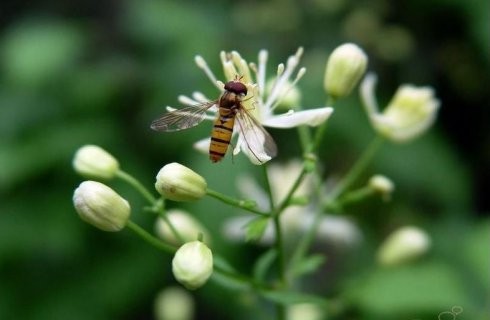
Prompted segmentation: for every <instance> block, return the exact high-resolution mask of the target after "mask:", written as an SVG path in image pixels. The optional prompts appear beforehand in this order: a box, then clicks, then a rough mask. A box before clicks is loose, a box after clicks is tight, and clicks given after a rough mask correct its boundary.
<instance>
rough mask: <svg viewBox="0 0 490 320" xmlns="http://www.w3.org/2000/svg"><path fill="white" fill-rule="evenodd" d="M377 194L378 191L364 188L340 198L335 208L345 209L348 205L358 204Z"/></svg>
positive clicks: (334, 205)
mask: <svg viewBox="0 0 490 320" xmlns="http://www.w3.org/2000/svg"><path fill="white" fill-rule="evenodd" d="M375 193H376V191H375V190H374V189H373V188H371V187H368V186H366V187H362V188H359V189H357V190H353V191H351V192H349V193H347V194H345V195H344V196H342V197H341V198H339V199H338V200H336V201H335V203H334V204H333V207H334V208H335V207H344V206H345V205H348V204H350V203H356V202H360V201H362V200H364V199H366V198H368V197H370V196H372V195H374V194H375Z"/></svg>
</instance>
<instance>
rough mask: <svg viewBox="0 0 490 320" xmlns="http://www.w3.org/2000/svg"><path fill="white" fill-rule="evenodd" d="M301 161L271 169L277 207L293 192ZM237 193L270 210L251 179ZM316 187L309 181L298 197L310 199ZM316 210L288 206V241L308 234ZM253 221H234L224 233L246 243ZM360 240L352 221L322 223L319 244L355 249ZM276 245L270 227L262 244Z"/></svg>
mask: <svg viewBox="0 0 490 320" xmlns="http://www.w3.org/2000/svg"><path fill="white" fill-rule="evenodd" d="M301 168H302V164H301V162H300V161H297V160H293V161H290V162H288V163H285V164H281V165H280V164H271V165H270V166H269V171H268V173H269V181H270V185H271V189H272V192H273V195H272V196H273V198H274V202H275V204H276V205H277V204H279V203H280V202H281V201H282V200H284V197H285V196H286V195H287V193H288V191H289V190H290V188H291V186H292V184H293V182H294V179H296V177H297V176H298V174H299V172H300V171H301ZM238 189H239V190H240V191H241V193H242V194H243V196H245V197H246V198H250V199H254V200H255V201H256V203H257V206H258V208H259V209H261V210H264V211H265V210H269V209H270V205H269V199H268V194H267V192H266V191H265V190H263V189H262V188H261V186H260V185H258V184H257V183H256V181H255V180H254V179H252V178H250V177H248V176H242V177H240V178H239V179H238ZM312 190H314V188H313V183H312V181H311V179H310V178H308V177H307V178H306V179H305V180H304V181H303V183H302V184H301V185H300V186H299V188H298V189H297V190H296V192H295V196H296V197H308V196H310V195H311V193H312ZM315 210H316V208H314V207H311V206H299V205H294V206H289V207H288V208H286V209H285V211H284V212H283V213H282V214H281V227H282V229H283V232H284V233H285V234H288V235H289V236H288V238H291V239H294V236H293V235H297V234H301V233H304V232H306V231H307V230H308V229H309V228H310V227H311V224H312V223H313V219H314V213H315ZM252 219H253V217H250V216H242V217H233V218H230V219H228V220H226V221H225V223H224V226H223V233H224V234H225V236H226V237H227V238H228V239H230V240H233V241H244V239H245V226H246V225H247V223H249V222H250V221H251V220H252ZM360 239H361V233H360V231H359V229H358V228H357V226H356V225H355V224H353V223H352V222H351V221H350V220H349V219H347V218H345V217H340V216H333V215H323V217H322V218H321V220H320V221H319V226H318V232H317V240H319V241H324V242H328V243H332V244H335V245H339V246H353V245H355V244H357V243H358V242H359V241H360ZM274 241H275V234H274V228H273V226H272V223H269V225H268V226H267V229H266V231H265V233H264V235H263V236H262V238H261V239H260V243H261V244H264V245H270V244H272V243H273V242H274Z"/></svg>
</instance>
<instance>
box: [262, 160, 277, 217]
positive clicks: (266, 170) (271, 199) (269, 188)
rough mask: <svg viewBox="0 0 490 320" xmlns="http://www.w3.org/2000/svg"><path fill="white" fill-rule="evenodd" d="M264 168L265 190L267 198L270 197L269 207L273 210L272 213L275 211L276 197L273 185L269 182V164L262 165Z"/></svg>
mask: <svg viewBox="0 0 490 320" xmlns="http://www.w3.org/2000/svg"><path fill="white" fill-rule="evenodd" d="M262 168H264V170H263V171H262V172H263V174H264V181H265V190H266V192H267V196H268V197H269V207H270V208H271V211H272V210H274V196H273V195H272V188H271V183H270V181H269V174H268V166H267V163H266V164H264V165H262Z"/></svg>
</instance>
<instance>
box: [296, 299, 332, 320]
mask: <svg viewBox="0 0 490 320" xmlns="http://www.w3.org/2000/svg"><path fill="white" fill-rule="evenodd" d="M324 318H325V312H324V311H323V309H322V308H321V307H320V306H319V305H317V304H313V303H306V302H305V303H297V304H293V305H290V306H288V308H287V319H288V320H306V319H307V320H321V319H324Z"/></svg>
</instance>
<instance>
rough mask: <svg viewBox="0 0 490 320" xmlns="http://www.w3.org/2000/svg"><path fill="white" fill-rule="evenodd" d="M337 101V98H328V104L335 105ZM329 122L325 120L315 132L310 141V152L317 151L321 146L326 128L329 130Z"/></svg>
mask: <svg viewBox="0 0 490 320" xmlns="http://www.w3.org/2000/svg"><path fill="white" fill-rule="evenodd" d="M334 103H335V100H334V99H333V98H332V97H329V98H328V99H327V106H333V104H334ZM327 123H328V121H325V122H323V123H322V124H321V125H320V126H319V127H318V128H317V129H316V132H315V137H314V138H313V142H312V143H310V148H309V150H308V151H309V152H316V150H317V149H318V148H319V147H320V144H321V143H322V140H323V136H324V135H325V130H327Z"/></svg>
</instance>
